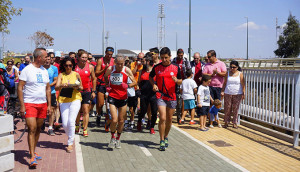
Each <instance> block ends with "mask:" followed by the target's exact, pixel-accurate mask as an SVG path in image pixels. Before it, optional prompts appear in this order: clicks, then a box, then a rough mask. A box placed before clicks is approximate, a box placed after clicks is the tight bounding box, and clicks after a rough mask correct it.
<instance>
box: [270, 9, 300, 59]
mask: <svg viewBox="0 0 300 172" xmlns="http://www.w3.org/2000/svg"><path fill="white" fill-rule="evenodd" d="M286 24H287V27H286V28H285V29H284V31H283V33H282V35H280V36H279V40H278V41H277V44H278V49H277V50H275V51H274V53H275V54H276V55H277V56H279V57H282V58H291V57H298V56H299V54H300V27H299V21H298V20H297V19H296V17H295V16H292V14H291V13H290V15H289V18H288V21H287V23H286Z"/></svg>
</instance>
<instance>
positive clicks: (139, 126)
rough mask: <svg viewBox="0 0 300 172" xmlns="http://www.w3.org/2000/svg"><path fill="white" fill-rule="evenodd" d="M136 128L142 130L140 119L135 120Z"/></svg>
mask: <svg viewBox="0 0 300 172" xmlns="http://www.w3.org/2000/svg"><path fill="white" fill-rule="evenodd" d="M136 129H137V130H138V131H142V122H140V121H138V122H137V125H136Z"/></svg>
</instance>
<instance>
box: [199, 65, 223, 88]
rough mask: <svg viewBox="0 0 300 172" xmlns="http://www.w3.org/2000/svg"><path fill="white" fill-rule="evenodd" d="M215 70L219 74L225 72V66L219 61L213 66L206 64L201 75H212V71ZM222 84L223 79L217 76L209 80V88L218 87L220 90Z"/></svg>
mask: <svg viewBox="0 0 300 172" xmlns="http://www.w3.org/2000/svg"><path fill="white" fill-rule="evenodd" d="M215 69H217V71H218V72H219V73H220V72H226V71H227V69H226V65H225V63H224V62H222V61H220V60H217V61H216V62H215V63H214V64H212V63H207V64H205V66H204V69H203V72H202V73H203V74H204V75H205V74H212V73H213V70H215ZM223 82H224V78H223V77H221V76H218V75H215V76H213V77H212V78H211V83H210V85H209V86H212V87H220V88H222V86H223Z"/></svg>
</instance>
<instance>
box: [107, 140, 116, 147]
mask: <svg viewBox="0 0 300 172" xmlns="http://www.w3.org/2000/svg"><path fill="white" fill-rule="evenodd" d="M115 146H116V139H114V138H111V139H110V142H109V144H108V148H111V149H113V148H115Z"/></svg>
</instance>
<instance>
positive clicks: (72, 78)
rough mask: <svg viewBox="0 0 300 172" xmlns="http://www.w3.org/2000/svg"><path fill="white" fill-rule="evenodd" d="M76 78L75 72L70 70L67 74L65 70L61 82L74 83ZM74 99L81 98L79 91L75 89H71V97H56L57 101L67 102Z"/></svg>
mask: <svg viewBox="0 0 300 172" xmlns="http://www.w3.org/2000/svg"><path fill="white" fill-rule="evenodd" d="M76 80H77V77H76V72H74V71H72V72H71V73H70V74H69V75H67V74H66V73H65V72H63V73H62V78H61V84H66V83H68V84H75V81H76ZM75 100H80V101H81V100H82V97H81V93H80V92H79V91H78V90H76V89H73V92H72V97H71V98H68V97H63V96H59V97H58V102H59V103H69V102H73V101H75Z"/></svg>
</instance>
